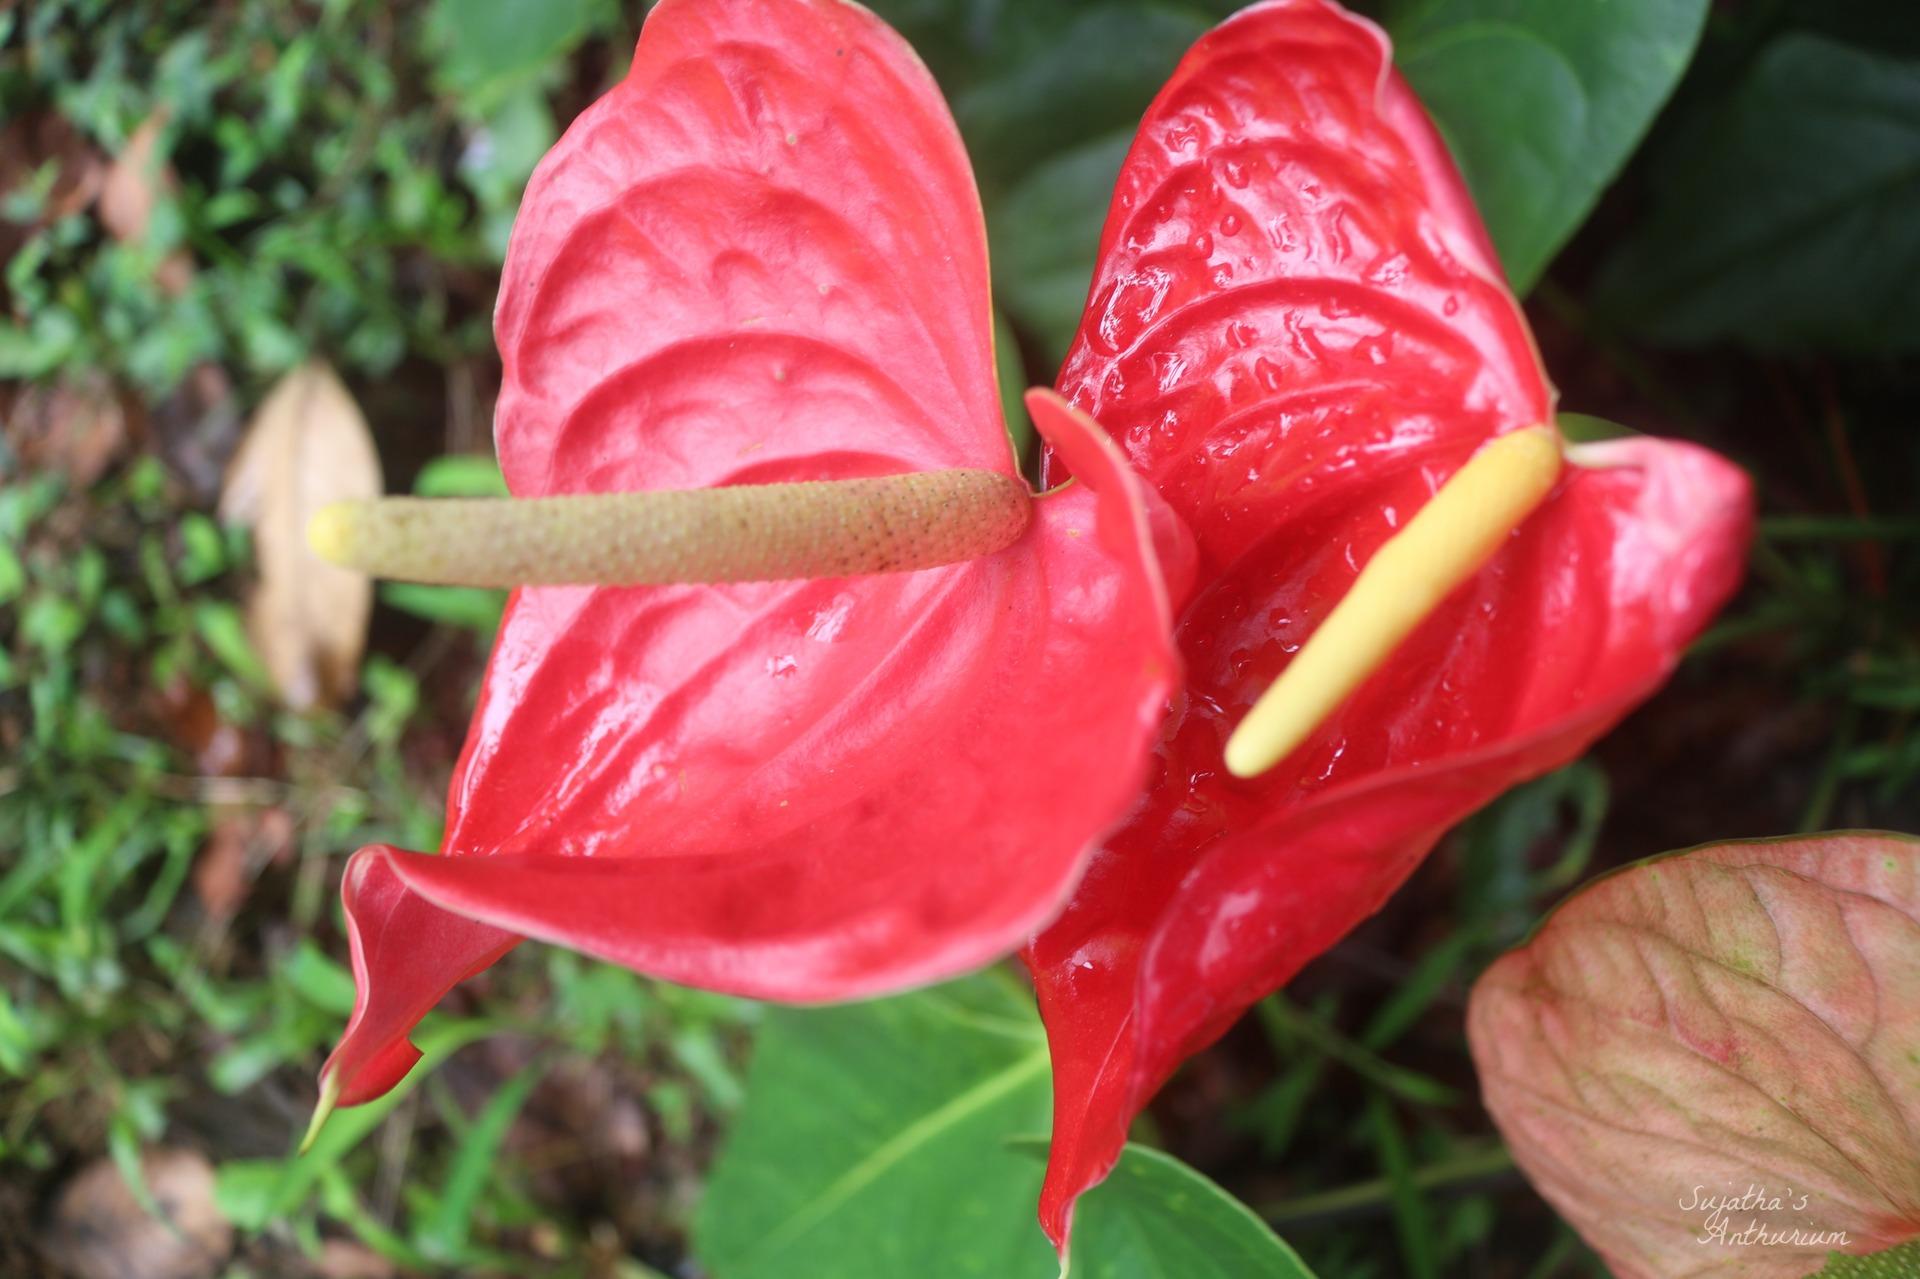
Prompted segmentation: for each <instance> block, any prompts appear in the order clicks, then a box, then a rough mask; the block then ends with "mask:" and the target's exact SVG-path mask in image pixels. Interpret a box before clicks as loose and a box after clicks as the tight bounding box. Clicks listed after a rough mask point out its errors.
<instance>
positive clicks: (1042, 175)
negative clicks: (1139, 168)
mask: <svg viewBox="0 0 1920 1279" xmlns="http://www.w3.org/2000/svg"><path fill="white" fill-rule="evenodd" d="M1132 145H1133V131H1132V130H1131V129H1127V130H1123V131H1121V132H1119V133H1113V134H1109V135H1107V136H1106V137H1103V138H1097V139H1095V140H1094V141H1092V142H1089V143H1086V144H1084V145H1082V146H1078V147H1075V148H1073V149H1072V150H1069V151H1064V152H1062V153H1060V154H1059V155H1056V156H1054V157H1052V158H1051V159H1049V160H1047V161H1046V162H1045V163H1043V164H1041V165H1039V166H1037V167H1036V168H1035V169H1034V170H1033V172H1032V173H1030V174H1028V175H1027V177H1026V179H1025V180H1023V181H1022V182H1020V183H1019V184H1018V185H1017V186H1015V187H1014V188H1013V190H1011V191H1009V192H1008V193H1007V195H1006V197H1005V198H1004V199H1002V200H1001V201H1000V202H999V203H998V204H997V205H996V206H995V208H994V211H993V213H992V216H991V217H990V218H989V219H988V222H987V227H988V231H989V233H990V235H991V237H992V242H993V288H994V295H995V297H997V298H998V299H999V300H1000V303H1001V305H1002V306H1004V307H1006V308H1007V310H1008V311H1009V312H1011V313H1012V314H1014V315H1015V316H1017V317H1018V318H1019V319H1020V321H1021V323H1022V324H1024V325H1025V326H1026V327H1027V329H1028V330H1029V331H1031V332H1032V333H1034V334H1036V335H1037V336H1038V337H1039V338H1040V340H1041V343H1042V345H1043V346H1044V347H1045V348H1046V353H1047V358H1048V359H1049V360H1050V361H1051V362H1052V363H1053V364H1054V365H1055V366H1056V367H1057V366H1058V365H1059V363H1060V361H1062V360H1063V359H1065V358H1066V354H1067V347H1068V345H1069V344H1071V343H1072V341H1073V335H1074V334H1075V333H1076V332H1077V331H1078V330H1079V328H1080V315H1081V313H1082V312H1083V311H1084V310H1085V309H1086V305H1087V286H1088V285H1089V284H1090V283H1091V282H1092V280H1093V260H1094V256H1095V253H1096V251H1097V250H1098V249H1099V246H1100V230H1101V228H1102V227H1103V226H1105V225H1106V220H1107V205H1108V203H1109V202H1110V201H1111V200H1112V198H1113V183H1114V179H1115V178H1117V177H1118V176H1119V174H1120V163H1121V161H1122V160H1124V159H1126V155H1127V148H1128V147H1130V146H1132Z"/></svg>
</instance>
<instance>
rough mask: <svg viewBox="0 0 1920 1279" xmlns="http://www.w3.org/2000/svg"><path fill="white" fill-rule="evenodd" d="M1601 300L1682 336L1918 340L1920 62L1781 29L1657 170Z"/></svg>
mask: <svg viewBox="0 0 1920 1279" xmlns="http://www.w3.org/2000/svg"><path fill="white" fill-rule="evenodd" d="M1652 176H1653V185H1654V189H1655V191H1657V192H1658V198H1657V201H1656V203H1655V205H1654V208H1653V210H1652V211H1651V213H1650V214H1649V215H1648V217H1647V218H1646V219H1645V220H1644V221H1643V222H1642V223H1641V224H1640V227H1639V229H1638V231H1637V232H1636V234H1635V235H1634V238H1633V239H1632V240H1631V241H1630V242H1629V243H1628V244H1627V245H1626V246H1625V247H1624V248H1623V249H1622V251H1621V252H1620V254H1619V256H1618V257H1617V258H1616V259H1615V260H1614V261H1613V262H1612V263H1610V264H1609V269H1608V271H1607V273H1606V275H1605V277H1604V279H1603V283H1602V305H1603V306H1604V307H1606V308H1607V309H1608V310H1610V311H1612V312H1613V313H1614V314H1616V315H1618V316H1619V317H1620V318H1621V319H1622V320H1623V321H1625V322H1626V323H1628V324H1629V325H1630V326H1631V327H1633V328H1635V329H1636V330H1638V331H1639V332H1641V333H1643V334H1644V335H1646V336H1648V337H1650V338H1654V339H1657V340H1663V341H1670V342H1676V343H1697V342H1706V341H1711V340H1715V339H1721V338H1730V337H1731V338H1739V339H1742V340H1744V341H1747V342H1750V343H1752V344H1754V345H1756V346H1759V347H1763V348H1769V349H1774V348H1787V347H1805V346H1815V347H1822V348H1829V349H1840V350H1852V351H1901V350H1911V349H1914V348H1915V347H1916V346H1920V293H1916V292H1915V291H1914V289H1913V287H1912V283H1913V274H1914V271H1915V269H1916V268H1920V62H1902V61H1896V60H1894V59H1892V58H1885V57H1881V56H1879V55H1877V54H1873V53H1868V52H1865V51H1863V50H1860V49H1855V48H1851V47H1849V46H1846V45H1842V44H1836V43H1834V42H1832V41H1830V40H1825V39H1820V38H1816V37H1810V36H1802V35H1792V36H1787V37H1785V38H1782V39H1780V40H1777V41H1775V42H1774V43H1773V44H1771V45H1770V46H1768V48H1767V49H1766V50H1765V52H1764V53H1762V54H1761V56H1760V57H1759V58H1758V60H1757V61H1756V62H1755V63H1754V64H1753V67H1752V68H1751V70H1750V71H1749V72H1748V74H1747V76H1746V78H1745V80H1744V81H1742V82H1741V83H1740V84H1739V85H1738V86H1737V87H1736V88H1735V89H1734V90H1733V92H1732V94H1731V95H1730V96H1728V97H1727V98H1726V99H1725V100H1724V101H1723V102H1720V103H1718V104H1716V106H1715V107H1714V108H1713V109H1710V110H1707V111H1704V112H1703V113H1701V114H1700V115H1699V116H1698V117H1696V118H1694V119H1692V120H1690V121H1689V122H1688V123H1687V126H1686V127H1685V128H1683V129H1682V130H1681V131H1680V132H1679V133H1678V134H1676V136H1675V137H1674V139H1673V141H1672V143H1671V145H1670V146H1668V147H1666V148H1665V149H1663V150H1662V152H1661V154H1660V156H1659V157H1658V163H1657V165H1656V167H1655V169H1654V171H1653V175H1652Z"/></svg>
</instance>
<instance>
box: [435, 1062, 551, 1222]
mask: <svg viewBox="0 0 1920 1279" xmlns="http://www.w3.org/2000/svg"><path fill="white" fill-rule="evenodd" d="M545 1073H546V1063H545V1062H541V1063H538V1064H536V1065H534V1066H530V1067H528V1068H527V1069H525V1070H523V1071H521V1072H520V1073H519V1074H517V1075H515V1076H514V1077H513V1078H512V1079H511V1080H509V1081H508V1082H507V1084H506V1085H505V1086H504V1087H502V1088H501V1089H500V1091H499V1092H497V1093H495V1094H494V1095H493V1096H492V1097H490V1098H489V1099H488V1100H487V1104H486V1105H485V1106H484V1107H483V1108H482V1109H481V1111H480V1114H479V1116H478V1117H477V1118H475V1120H474V1121H473V1126H472V1127H471V1128H469V1129H467V1131H466V1133H465V1134H464V1135H463V1136H462V1138H461V1140H460V1146H459V1149H457V1150H456V1151H454V1155H453V1162H452V1164H451V1165H450V1166H449V1167H448V1169H447V1174H446V1177H445V1179H444V1181H443V1186H444V1189H443V1190H442V1193H441V1196H440V1202H439V1204H438V1205H437V1206H436V1207H435V1208H434V1211H433V1215H432V1217H431V1219H430V1220H429V1221H428V1222H427V1223H426V1225H425V1227H424V1228H423V1229H422V1230H421V1231H420V1232H419V1238H420V1242H421V1243H422V1244H424V1245H425V1246H426V1249H427V1251H428V1252H429V1253H430V1254H431V1255H433V1256H435V1257H440V1258H443V1259H452V1258H457V1257H459V1256H460V1255H461V1253H462V1252H463V1251H464V1250H465V1249H466V1246H467V1239H468V1237H469V1234H470V1232H471V1229H472V1225H473V1212H474V1205H475V1204H476V1202H477V1201H478V1200H479V1198H480V1194H481V1192H482V1191H483V1190H485V1189H486V1188H487V1183H488V1181H489V1179H491V1178H492V1176H493V1175H494V1168H495V1161H496V1159H497V1158H498V1157H499V1154H500V1146H501V1144H502V1143H503V1142H505V1141H506V1139H507V1129H509V1128H510V1127H512V1126H513V1121H514V1118H515V1116H517V1115H518V1114H519V1113H520V1108H521V1107H522V1106H524V1105H525V1104H526V1101H527V1097H528V1096H529V1095H530V1094H531V1093H532V1092H533V1087H534V1085H535V1084H537V1083H539V1082H540V1079H541V1076H543V1075H544V1074H545Z"/></svg>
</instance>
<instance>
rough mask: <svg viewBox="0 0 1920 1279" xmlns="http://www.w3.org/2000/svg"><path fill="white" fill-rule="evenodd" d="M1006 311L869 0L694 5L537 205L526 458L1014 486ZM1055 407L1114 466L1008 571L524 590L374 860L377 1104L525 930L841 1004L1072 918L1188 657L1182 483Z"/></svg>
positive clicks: (522, 464) (736, 985)
mask: <svg viewBox="0 0 1920 1279" xmlns="http://www.w3.org/2000/svg"><path fill="white" fill-rule="evenodd" d="M992 324H993V317H992V311H991V308H990V305H989V300H988V291H987V256H986V236H985V230H984V227H983V226H982V221H981V214H980V204H979V199H978V196H977V194H976V193H975V190H974V186H973V182H972V178H971V174H970V172H969V170H968V167H967V160H966V155H965V153H964V151H963V150H962V148H961V144H960V138H959V135H958V133H957V132H956V131H955V128H954V124H953V121H952V118H951V117H950V116H949V114H948V113H947V111H946V108H945V105H944V104H943V103H942V101H941V99H940V96H939V93H938V91H937V90H936V89H935V88H934V85H933V82H932V80H931V78H930V77H929V76H928V74H927V72H926V70H925V69H924V68H923V67H922V66H921V65H920V63H919V62H918V60H917V59H916V58H915V57H914V56H913V53H912V51H911V50H910V49H908V48H907V46H906V45H905V44H904V43H903V42H902V41H901V40H900V38H899V37H898V36H897V35H895V34H894V33H893V32H892V31H891V30H889V29H888V28H887V27H886V26H884V25H883V24H882V23H881V22H880V21H879V20H878V19H877V18H875V17H874V16H873V15H872V14H871V13H869V12H868V11H867V10H865V9H863V8H861V7H860V6H858V5H855V4H849V3H845V2H844V0H665V2H664V3H662V4H660V5H658V6H657V7H656V8H654V9H653V11H652V13H651V14H650V15H649V17H648V19H647V23H646V26H645V28H644V30H643V32H642V34H641V37H640V42H639V47H638V48H637V50H636V51H635V55H634V61H633V66H632V69H631V71H630V73H629V74H628V76H627V78H626V79H625V80H624V81H622V82H621V83H620V84H619V85H618V86H617V87H616V88H614V89H613V90H612V91H611V92H610V93H608V94H607V96H606V97H604V98H602V99H601V100H600V101H599V102H597V103H595V104H594V105H593V106H592V107H590V108H589V109H588V110H587V111H586V112H585V113H584V114H582V115H581V117H580V118H579V119H578V120H576V121H575V122H574V124H573V125H572V127H571V128H570V129H568V131H567V134H566V136H565V137H564V138H562V139H561V141H560V143H559V144H558V145H557V146H556V147H555V148H554V150H553V151H552V152H551V153H550V154H549V155H548V156H547V158H546V159H545V160H544V161H543V162H542V163H541V166H540V168H539V171H538V172H537V173H536V174H535V175H534V178H533V181H532V183H531V185H530V186H529V187H528V190H527V195H526V199H525V201H524V203H523V204H522V206H521V209H520V213H519V217H518V220H517V221H516V223H515V225H514V233H513V243H512V247H511V249H510V251H509V253H508V255H507V263H506V268H505V272H504V274H503V277H502V281H501V287H500V303H499V307H498V310H497V312H496V316H495V329H496V336H497V338H498V340H499V344H500V351H501V358H502V361H503V365H504V377H503V382H502V386H501V391H500V398H499V402H498V407H497V410H496V416H495V442H496V445H497V451H498V454H499V458H500V463H501V468H502V470H503V472H504V474H505V476H506V480H507V484H508V486H509V488H510V489H511V490H512V491H513V492H514V493H515V494H516V495H519V496H547V495H553V494H564V493H592V492H629V491H639V490H646V489H658V488H686V489H691V488H708V487H717V486H722V485H730V484H746V483H771V482H781V481H802V480H825V479H848V478H855V477H860V476H869V475H885V474H896V473H902V472H909V471H926V470H937V469H941V468H957V467H974V468H986V469H994V470H999V471H1001V472H1004V473H1012V472H1013V470H1014V462H1013V457H1012V453H1011V450H1010V449H1009V447H1008V439H1007V435H1006V430H1005V427H1004V425H1003V423H1002V419H1001V412H1000V405H999V395H998V390H997V387H996V383H995V378H994V347H993V339H992ZM1030 407H1031V408H1032V411H1033V413H1034V417H1035V421H1036V424H1037V425H1038V427H1039V429H1040V431H1041V432H1042V434H1044V435H1046V436H1047V437H1048V438H1050V439H1052V440H1053V441H1055V445H1056V447H1060V448H1065V449H1068V450H1070V451H1072V452H1073V453H1074V455H1075V456H1076V458H1077V459H1078V460H1077V461H1076V468H1075V469H1076V471H1077V472H1079V474H1080V475H1081V478H1083V479H1085V480H1087V481H1088V482H1087V483H1085V484H1076V485H1073V486H1072V487H1071V488H1068V489H1066V490H1063V491H1061V492H1058V493H1053V494H1047V495H1044V496H1041V497H1039V498H1037V499H1035V502H1034V507H1033V519H1032V524H1031V526H1030V527H1029V528H1028V530H1027V532H1026V533H1025V535H1023V536H1022V537H1021V539H1020V540H1019V541H1017V542H1015V543H1014V544H1013V545H1011V546H1009V547H1007V548H1006V549H1005V550H1003V551H1001V552H998V553H996V554H994V555H990V556H986V557H983V558H980V559H976V560H972V561H969V562H967V563H963V564H955V565H951V566H948V567H944V568H938V569H932V570H927V571H923V572H915V573H896V574H890V575H878V576H870V577H859V578H842V579H817V580H805V581H783V582H767V583H749V584H741V585H731V586H681V587H664V588H607V587H555V588H529V589H525V590H522V591H520V592H518V593H516V594H515V595H514V596H513V598H512V600H511V602H510V603H509V605H508V607H507V611H506V615H505V617H504V618H503V619H502V621H501V625H500V633H499V638H498V640H497V642H496V644H495V647H494V652H493V657H492V661H491V663H490V665H489V668H488V672H487V678H486V683H485V685H484V687H483V689H482V691H481V696H480V703H479V706H478V709H477V710H476V712H475V718H474V723H473V727H472V730H471V732H470V734H469V737H468V740H467V745H466V749H465V751H464V753H463V755H462V756H461V759H460V762H459V765H458V766H457V768H456V770H455V775H454V779H453V785H452V793H451V796H450V799H449V803H448V821H447V833H446V838H445V843H444V846H443V848H442V850H441V852H442V855H440V856H429V855H424V854H420V853H411V852H404V851H402V850H399V849H395V848H392V847H389V846H386V845H376V846H372V847H369V848H366V849H363V850H361V851H360V852H359V853H358V854H357V855H356V856H355V858H354V861H353V862H352V864H351V865H350V867H349V869H348V872H347V876H346V882H345V885H344V890H343V892H344V897H345V901H346V906H347V914H348V922H349V927H350V938H351V940H352V943H353V947H354V972H355V977H356V979H357V982H358V988H359V1002H358V1003H357V1005H356V1008H355V1012H354V1018H353V1021H352V1023H351V1024H350V1025H349V1028H348V1032H347V1035H346V1037H345V1039H344V1041H343V1043H342V1045H341V1047H340V1048H339V1049H338V1050H337V1051H336V1052H335V1054H334V1056H333V1057H332V1058H331V1059H330V1060H329V1063H328V1065H327V1067H326V1077H327V1080H328V1083H329V1085H330V1086H336V1085H337V1086H338V1087H340V1088H342V1089H343V1090H344V1092H343V1100H344V1101H346V1102H347V1103H349V1104H351V1103H353V1102H355V1101H360V1100H364V1099H366V1098H368V1097H371V1096H377V1095H378V1094H379V1093H380V1092H381V1091H383V1090H384V1089H385V1088H387V1087H390V1086H391V1084H392V1083H393V1081H394V1080H395V1079H397V1078H398V1077H399V1075H400V1074H402V1073H404V1072H405V1070H406V1069H407V1068H408V1067H409V1066H410V1064H411V1063H412V1061H413V1059H414V1054H413V1051H412V1049H411V1048H410V1047H409V1046H408V1045H407V1042H406V1038H405V1036H406V1033H407V1031H408V1029H409V1028H410V1027H411V1026H412V1024H413V1023H414V1022H415V1021H417V1020H418V1019H419V1017H420V1016H421V1014H422V1013H423V1012H424V1011H425V1010H426V1009H427V1008H429V1007H431V1006H432V1004H433V1003H434V1002H435V1001H436V1000H438V999H439V997H440V996H441V995H442V994H443V993H444V992H445V991H446V990H447V989H448V987H449V986H451V985H452V984H454V983H455V982H457V981H460V980H462V979H463V978H465V977H466V976H469V975H471V974H472V973H473V972H475V971H478V970H479V969H480V968H483V967H485V966H486V965H487V964H489V963H491V962H493V960H494V959H496V958H497V957H498V956H499V955H500V954H502V953H504V951H505V950H506V949H507V948H509V947H511V946H512V945H514V944H515V943H516V942H517V941H519V940H520V939H521V938H524V937H535V938H539V939H542V940H546V941H551V942H555V943H559V944H563V945H568V946H572V947H574V948H576V949H579V950H582V951H585V952H588V953H590V954H594V955H597V956H600V957H602V958H606V959H610V960H613V961H615V962H618V963H623V964H626V965H628V966H630V967H633V968H636V969H639V970H641V971H645V972H647V973H649V974H652V975H655V976H660V977H664V978H668V979H671V980H675V981H680V982H684V983H687V984H691V985H698V986H702V987H706V988H711V989H720V990H725V991H729V992H735V993H743V994H750V995H755V996H759V997H765V998H773V999H785V1000H802V1001H818V1000H830V999H845V998H852V997H856V996H860V995H868V994H874V993H878V992H885V991H892V990H898V989H902V988H905V987H908V986H911V985H915V984H920V983H923V982H926V981H929V980H934V979H937V978H941V977H945V976H950V975H952V974H954V973H956V972H960V971H964V970H966V969H968V968H971V967H974V966H977V965H979V964H980V963H982V962H985V961H987V960H989V959H991V958H993V957H994V956H995V955H997V954H1001V953H1004V952H1005V951H1007V950H1009V949H1011V948H1012V947H1013V946H1015V945H1017V944H1018V942H1019V940H1020V938H1021V937H1022V936H1024V935H1025V934H1027V933H1029V932H1030V931H1031V930H1032V929H1033V928H1034V927H1036V926H1037V925H1038V924H1040V923H1041V922H1043V921H1044V920H1045V919H1046V918H1047V916H1048V915H1050V914H1051V913H1052V912H1053V911H1054V910H1055V909H1057V907H1058V905H1059V902H1060V901H1061V899H1062V898H1063V896H1064V895H1065V893H1066V892H1067V891H1068V889H1069V888H1070V886H1071V884H1072V882H1073V880H1074V878H1075V877H1076V875H1077V873H1078V871H1079V869H1080V866H1081V864H1082V862H1083V860H1084V857H1085V855H1086V854H1087V852H1088V851H1089V849H1090V846H1091V844H1092V843H1093V841H1094V840H1095V839H1096V838H1097V837H1098V835H1099V833H1100V832H1101V831H1102V830H1104V829H1105V828H1107V827H1108V826H1110V825H1111V824H1112V823H1113V822H1114V821H1116V820H1117V819H1118V818H1119V817H1120V816H1122V815H1123V814H1124V813H1125V811H1126V810H1127V808H1128V807H1129V806H1130V805H1131V804H1132V802H1133V801H1134V798H1135V796H1136V794H1137V788H1138V785H1139V782H1140V779H1141V776H1142V773H1143V771H1144V755H1145V748H1146V743H1147V741H1148V740H1149V738H1150V736H1151V733H1152V729H1153V726H1154V724H1155V722H1156V721H1157V719H1158V717H1159V714H1160V712H1161V709H1162V708H1163V707H1164V705H1165V699H1166V695H1167V691H1168V689H1169V687H1170V686H1171V683H1172V680H1173V679H1174V677H1175V673H1176V671H1177V659H1176V658H1175V656H1174V654H1173V652H1172V651H1171V647H1170V644H1169V641H1168V638H1167V633H1166V632H1167V624H1168V621H1167V609H1168V604H1167V596H1166V590H1165V586H1164V584H1163V582H1162V579H1161V576H1160V569H1159V567H1158V565H1157V562H1156V558H1155V555H1154V551H1153V546H1152V542H1151V540H1150V538H1151V536H1152V528H1153V527H1158V526H1153V525H1150V520H1149V515H1148V511H1147V508H1146V503H1147V502H1148V500H1149V495H1148V494H1146V493H1145V492H1144V491H1143V489H1142V488H1141V487H1140V486H1139V484H1138V482H1137V481H1136V480H1135V478H1134V477H1133V476H1132V475H1131V473H1130V472H1129V470H1128V468H1127V466H1126V464H1125V462H1124V460H1123V459H1122V458H1121V457H1120V455H1119V453H1118V451H1117V450H1116V449H1114V448H1113V447H1112V445H1111V443H1110V442H1109V441H1108V440H1107V438H1106V437H1105V436H1104V435H1103V434H1102V433H1101V432H1099V430H1098V429H1097V428H1096V427H1095V426H1094V425H1093V424H1092V423H1090V422H1089V421H1087V420H1086V419H1085V418H1084V417H1082V416H1079V415H1076V414H1074V413H1072V412H1071V411H1069V410H1068V409H1066V408H1065V406H1064V405H1062V404H1061V403H1060V401H1059V399H1058V398H1057V397H1051V398H1045V399H1041V400H1038V401H1035V402H1033V403H1032V404H1031V405H1030ZM1082 467H1084V468H1085V469H1084V470H1082V469H1081V468H1082ZM1161 525H1164V526H1167V527H1170V525H1167V524H1166V521H1164V520H1163V521H1161Z"/></svg>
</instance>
